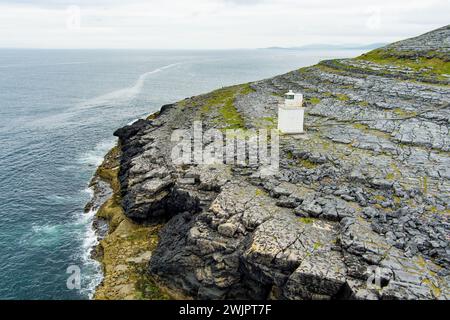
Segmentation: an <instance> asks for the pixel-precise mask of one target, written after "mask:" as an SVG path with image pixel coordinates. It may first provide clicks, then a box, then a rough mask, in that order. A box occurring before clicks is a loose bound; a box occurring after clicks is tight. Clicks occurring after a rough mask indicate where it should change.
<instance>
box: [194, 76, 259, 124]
mask: <svg viewBox="0 0 450 320" xmlns="http://www.w3.org/2000/svg"><path fill="white" fill-rule="evenodd" d="M253 91H254V89H253V88H252V87H251V86H250V84H248V83H247V84H243V85H238V86H232V87H227V88H222V89H218V90H215V91H213V92H211V93H210V94H208V95H207V99H206V101H205V103H204V104H203V105H202V107H201V112H202V113H203V114H207V113H210V112H211V111H212V109H213V108H217V110H218V112H219V115H220V116H221V119H220V120H218V122H223V123H225V124H226V126H225V127H224V128H223V129H240V128H244V127H245V122H244V119H243V118H242V116H241V114H240V113H239V112H238V111H237V109H236V107H235V105H234V101H235V98H236V96H237V95H247V94H250V93H251V92H253Z"/></svg>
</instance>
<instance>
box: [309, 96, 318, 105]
mask: <svg viewBox="0 0 450 320" xmlns="http://www.w3.org/2000/svg"><path fill="white" fill-rule="evenodd" d="M307 101H308V102H309V103H311V104H312V105H316V104H318V103H319V102H320V101H321V100H320V98H317V97H312V98H309V99H308V100H307Z"/></svg>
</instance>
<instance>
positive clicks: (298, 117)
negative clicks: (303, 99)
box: [278, 107, 305, 134]
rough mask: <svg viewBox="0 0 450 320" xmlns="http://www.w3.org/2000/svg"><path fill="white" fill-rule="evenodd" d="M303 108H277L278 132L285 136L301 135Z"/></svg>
mask: <svg viewBox="0 0 450 320" xmlns="http://www.w3.org/2000/svg"><path fill="white" fill-rule="evenodd" d="M304 113H305V110H304V109H303V108H295V109H293V108H282V107H279V108H278V130H279V131H280V132H281V133H285V134H299V133H303V132H304V131H303V117H304Z"/></svg>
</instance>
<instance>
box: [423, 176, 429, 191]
mask: <svg viewBox="0 0 450 320" xmlns="http://www.w3.org/2000/svg"><path fill="white" fill-rule="evenodd" d="M422 191H423V194H427V193H428V177H426V176H425V177H423V178H422Z"/></svg>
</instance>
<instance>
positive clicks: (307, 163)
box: [298, 159, 317, 169]
mask: <svg viewBox="0 0 450 320" xmlns="http://www.w3.org/2000/svg"><path fill="white" fill-rule="evenodd" d="M298 163H299V164H300V165H301V166H302V167H304V168H306V169H314V168H316V167H317V163H314V162H311V161H310V160H307V159H301V160H299V161H298Z"/></svg>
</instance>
